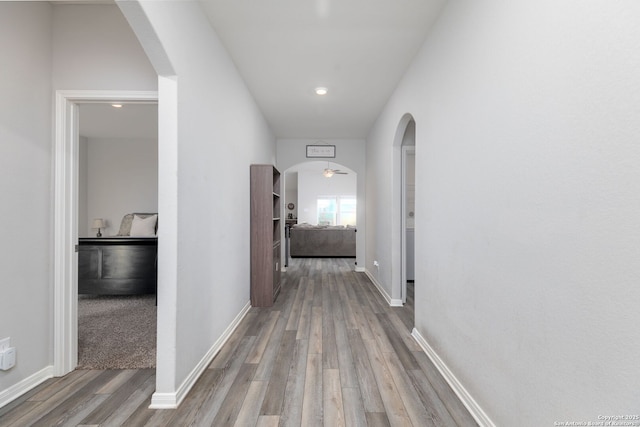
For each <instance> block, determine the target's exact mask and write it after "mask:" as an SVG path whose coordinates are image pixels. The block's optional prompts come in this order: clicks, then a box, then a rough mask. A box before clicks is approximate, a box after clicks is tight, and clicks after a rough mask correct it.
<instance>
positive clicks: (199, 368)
mask: <svg viewBox="0 0 640 427" xmlns="http://www.w3.org/2000/svg"><path fill="white" fill-rule="evenodd" d="M249 309H251V302H247V305H245V306H244V307H243V308H242V310H241V311H240V313H238V315H237V316H236V318H235V319H233V322H231V324H230V325H229V327H227V329H226V330H225V331H224V333H223V334H222V336H221V337H220V338H218V340H217V341H216V342H215V343H214V344H213V346H211V348H210V349H209V351H207V354H205V355H204V357H203V358H202V359H201V360H200V362H198V364H197V365H196V366H195V368H193V370H192V371H191V372H190V373H189V375H187V378H185V380H184V381H183V382H182V384H180V387H178V390H177V391H176V392H174V393H158V392H156V393H153V396H151V405H149V408H150V409H176V408H177V407H178V406H179V405H180V403H181V402H182V401H183V400H184V398H185V397H186V396H187V394H188V393H189V390H191V388H192V387H193V386H194V385H195V383H196V381H198V378H200V376H201V375H202V374H203V373H204V371H205V370H206V369H207V367H208V366H209V364H210V363H211V361H212V360H213V358H214V357H216V355H217V354H218V352H219V351H220V349H221V348H222V346H223V345H224V344H225V343H226V342H227V340H228V339H229V338H230V337H231V335H232V334H233V332H234V331H235V330H236V328H237V327H238V325H239V324H240V322H241V321H242V319H244V316H246V315H247V313H248V312H249Z"/></svg>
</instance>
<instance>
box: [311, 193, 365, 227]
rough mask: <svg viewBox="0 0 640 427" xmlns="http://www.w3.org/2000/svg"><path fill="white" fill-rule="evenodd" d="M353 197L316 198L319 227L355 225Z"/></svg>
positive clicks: (354, 202) (355, 203) (354, 200)
mask: <svg viewBox="0 0 640 427" xmlns="http://www.w3.org/2000/svg"><path fill="white" fill-rule="evenodd" d="M356 205H357V199H356V198H355V196H322V197H318V224H319V225H356Z"/></svg>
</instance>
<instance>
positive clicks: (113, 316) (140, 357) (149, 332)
mask: <svg viewBox="0 0 640 427" xmlns="http://www.w3.org/2000/svg"><path fill="white" fill-rule="evenodd" d="M155 364H156V306H155V296H154V295H142V296H89V295H81V296H80V297H79V298H78V368H77V369H144V368H155Z"/></svg>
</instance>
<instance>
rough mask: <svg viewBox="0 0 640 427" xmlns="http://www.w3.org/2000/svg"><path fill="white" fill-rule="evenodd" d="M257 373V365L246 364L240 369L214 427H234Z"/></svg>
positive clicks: (214, 422) (214, 421) (217, 415)
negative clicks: (254, 375) (252, 379)
mask: <svg viewBox="0 0 640 427" xmlns="http://www.w3.org/2000/svg"><path fill="white" fill-rule="evenodd" d="M255 372H256V365H253V364H249V363H245V364H243V365H242V366H241V367H240V371H239V372H238V375H237V376H236V378H235V380H234V381H233V384H232V385H231V387H230V388H229V391H228V393H227V395H226V396H225V398H224V401H223V402H222V406H221V407H220V410H219V411H218V413H217V414H216V416H215V418H214V419H213V424H212V425H215V426H232V425H233V424H234V423H235V422H236V419H237V418H238V414H239V413H240V408H242V404H243V402H244V399H245V398H246V396H247V392H248V391H249V387H250V385H251V378H253V374H254V373H255Z"/></svg>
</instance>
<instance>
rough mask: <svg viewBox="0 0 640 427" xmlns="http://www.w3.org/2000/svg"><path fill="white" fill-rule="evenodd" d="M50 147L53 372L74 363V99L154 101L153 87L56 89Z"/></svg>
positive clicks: (69, 368) (64, 371) (59, 372)
mask: <svg viewBox="0 0 640 427" xmlns="http://www.w3.org/2000/svg"><path fill="white" fill-rule="evenodd" d="M55 102H56V104H55V137H54V148H53V162H54V164H53V174H54V177H53V180H54V196H53V199H54V200H53V203H54V215H53V233H54V235H53V245H54V247H53V257H54V259H53V271H54V278H53V319H54V325H53V374H54V375H55V376H62V375H65V374H67V373H69V372H71V371H72V370H73V369H75V367H76V366H77V365H78V322H77V317H78V274H77V269H78V257H77V255H76V252H75V245H76V244H77V243H78V162H79V160H78V145H79V142H78V104H81V103H109V102H139V103H157V102H158V92H155V91H91V90H79V91H69V90H59V91H56V100H55Z"/></svg>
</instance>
